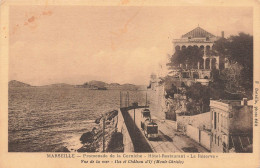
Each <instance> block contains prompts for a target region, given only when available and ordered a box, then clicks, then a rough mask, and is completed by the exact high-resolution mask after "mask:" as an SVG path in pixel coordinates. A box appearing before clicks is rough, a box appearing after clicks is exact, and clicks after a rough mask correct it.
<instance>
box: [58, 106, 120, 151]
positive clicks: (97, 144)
mask: <svg viewBox="0 0 260 168" xmlns="http://www.w3.org/2000/svg"><path fill="white" fill-rule="evenodd" d="M117 116H118V111H117V110H113V111H109V112H107V113H105V114H104V115H103V116H101V117H99V118H97V119H96V120H95V126H94V127H93V128H92V130H91V131H88V132H85V133H83V134H82V135H81V137H80V139H79V140H80V142H81V144H82V146H81V147H80V148H78V149H76V150H74V151H70V150H69V149H68V148H67V147H62V148H60V149H58V150H57V151H55V152H123V151H124V147H123V136H122V134H121V133H120V132H117V123H118V117H117ZM103 123H104V124H105V125H104V126H103ZM103 130H105V131H104V132H103ZM103 137H104V139H105V140H104V142H105V145H104V149H103Z"/></svg>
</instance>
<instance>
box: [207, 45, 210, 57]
mask: <svg viewBox="0 0 260 168" xmlns="http://www.w3.org/2000/svg"><path fill="white" fill-rule="evenodd" d="M209 52H210V46H209V45H207V46H206V55H209Z"/></svg>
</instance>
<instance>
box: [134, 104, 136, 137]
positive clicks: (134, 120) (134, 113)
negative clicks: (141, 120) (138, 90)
mask: <svg viewBox="0 0 260 168" xmlns="http://www.w3.org/2000/svg"><path fill="white" fill-rule="evenodd" d="M135 127H136V124H135V107H134V140H135Z"/></svg>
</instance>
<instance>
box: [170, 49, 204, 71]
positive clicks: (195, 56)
mask: <svg viewBox="0 0 260 168" xmlns="http://www.w3.org/2000/svg"><path fill="white" fill-rule="evenodd" d="M202 56H203V49H200V48H198V46H189V47H187V48H186V49H182V50H180V49H178V48H176V51H175V53H174V54H173V55H172V56H171V58H170V63H168V64H167V66H169V68H174V67H176V66H178V65H179V64H183V65H184V64H187V65H188V66H189V67H188V68H193V67H195V66H197V63H198V62H201V61H203V58H202Z"/></svg>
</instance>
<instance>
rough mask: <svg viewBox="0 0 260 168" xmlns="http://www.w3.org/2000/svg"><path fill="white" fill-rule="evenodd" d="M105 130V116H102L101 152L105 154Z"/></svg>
mask: <svg viewBox="0 0 260 168" xmlns="http://www.w3.org/2000/svg"><path fill="white" fill-rule="evenodd" d="M105 129H106V123H105V115H103V152H105Z"/></svg>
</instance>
